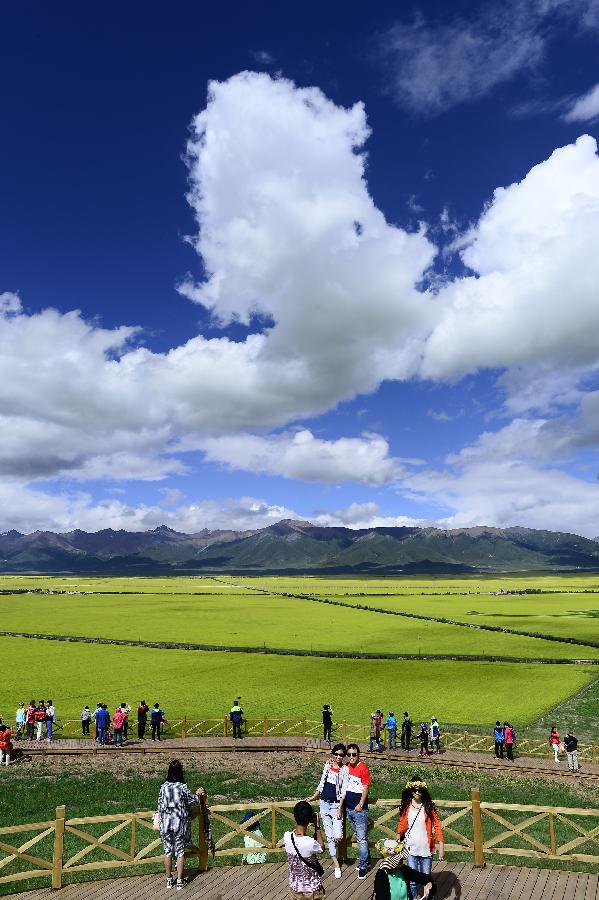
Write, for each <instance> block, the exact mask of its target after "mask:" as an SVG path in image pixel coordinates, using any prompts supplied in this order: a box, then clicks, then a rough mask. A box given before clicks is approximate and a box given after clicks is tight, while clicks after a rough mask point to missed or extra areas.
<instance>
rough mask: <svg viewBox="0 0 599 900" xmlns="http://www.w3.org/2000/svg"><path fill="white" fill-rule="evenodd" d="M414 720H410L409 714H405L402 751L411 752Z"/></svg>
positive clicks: (402, 730)
mask: <svg viewBox="0 0 599 900" xmlns="http://www.w3.org/2000/svg"><path fill="white" fill-rule="evenodd" d="M412 728H413V725H412V720H411V719H410V717H409V715H408V713H407V712H405V713H404V714H403V721H402V723H401V749H402V750H407V752H408V753H409V752H410V741H411V739H412Z"/></svg>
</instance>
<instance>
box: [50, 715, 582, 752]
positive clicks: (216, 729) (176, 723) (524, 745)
mask: <svg viewBox="0 0 599 900" xmlns="http://www.w3.org/2000/svg"><path fill="white" fill-rule="evenodd" d="M92 724H93V723H92ZM369 729H370V724H369V723H367V724H359V725H355V724H351V723H350V722H337V723H336V724H335V725H334V726H333V741H343V742H345V743H347V742H348V741H361V742H364V741H368V738H369ZM148 731H149V729H148ZM92 732H93V729H92ZM129 733H130V735H131V737H135V738H136V737H137V723H136V722H134V721H132V722H131V725H130V727H129ZM243 733H244V735H247V736H248V737H281V736H287V737H321V736H322V733H323V731H322V722H317V721H312V720H310V719H283V718H276V717H267V716H264V717H263V718H261V719H245V720H244V723H243ZM231 735H232V727H231V723H230V721H229V717H228V716H224V717H222V718H218V719H192V718H189V719H188V718H187V717H186V716H184V717H183V718H182V719H173V720H172V721H170V720H169V724H168V726H167V727H166V728H165V729H164V737H167V738H171V737H172V738H179V739H181V738H190V737H230V736H231ZM56 737H59V738H62V737H79V738H81V737H82V735H81V723H80V722H79V721H77V720H73V719H68V720H65V721H62V722H60V728H59V729H58V731H57V732H56ZM386 737H387V733H386V731H383V734H382V739H383V744H384V745H385V746H386V743H385V742H386ZM91 740H93V733H92V735H91ZM398 743H399V738H398ZM418 744H419V739H418V733H417V731H416V729H415V730H414V731H413V732H412V746H413V747H415V746H417V745H418ZM441 745H442V747H443V748H444V749H445V750H458V751H462V752H466V753H476V752H480V753H494V752H495V742H494V740H493V737H492V736H490V735H480V734H472V733H470V732H468V731H452V730H444V731H443V734H442V735H441ZM515 747H516V751H517V753H518V755H519V756H530V757H546V758H547V759H551V758H552V757H553V750H552V749H551V748H550V747H549V741H548V739H543V738H522V739H519V740H518V741H517V743H516V745H515ZM578 758H579V759H580V760H581V761H583V762H590V763H595V762H599V744H597V743H592V744H579V745H578Z"/></svg>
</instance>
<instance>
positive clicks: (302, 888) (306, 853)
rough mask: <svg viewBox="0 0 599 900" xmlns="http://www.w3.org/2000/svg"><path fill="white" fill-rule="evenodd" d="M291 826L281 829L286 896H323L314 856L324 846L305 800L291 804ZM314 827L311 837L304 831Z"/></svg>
mask: <svg viewBox="0 0 599 900" xmlns="http://www.w3.org/2000/svg"><path fill="white" fill-rule="evenodd" d="M293 817H294V819H295V823H296V824H295V828H294V830H293V831H286V832H285V837H284V841H285V852H286V853H287V864H288V866H289V896H290V897H291V898H292V900H324V889H323V887H322V881H321V876H322V874H323V872H324V869H323V868H322V866H321V864H320V863H319V861H318V859H317V856H318V854H320V853H322V851H323V849H324V840H323V837H322V831H321V829H320V823H319V821H318V813H317V812H315V811H314V809H313V807H312V806H311V805H310V803H308V801H307V800H300V802H299V803H296V804H295V806H294V808H293ZM311 825H312V826H313V827H314V837H311V836H310V835H309V834H308V829H309V827H310V826H311Z"/></svg>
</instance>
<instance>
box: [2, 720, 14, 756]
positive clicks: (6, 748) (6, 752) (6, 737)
mask: <svg viewBox="0 0 599 900" xmlns="http://www.w3.org/2000/svg"><path fill="white" fill-rule="evenodd" d="M11 737H12V729H11V728H9V727H8V725H4V724H3V722H2V719H0V763H2V762H4V765H6V766H7V765H8V764H9V762H10V751H11V750H12V742H11V740H10V739H11Z"/></svg>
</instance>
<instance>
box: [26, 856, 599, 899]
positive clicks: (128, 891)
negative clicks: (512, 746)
mask: <svg viewBox="0 0 599 900" xmlns="http://www.w3.org/2000/svg"><path fill="white" fill-rule="evenodd" d="M433 875H434V877H435V881H436V883H437V886H438V895H437V896H438V898H439V900H453V898H460V900H599V875H595V874H593V875H590V874H588V873H584V872H563V871H562V872H560V871H556V870H547V869H537V868H534V867H527V866H522V867H518V866H493V865H489V866H485V867H484V868H477V867H475V866H474V865H472V863H446V862H441V863H437V864H436V865H435V866H434V869H433ZM324 882H325V886H326V897H327V900H369V898H370V896H371V893H372V887H373V875H372V874H370V875H369V876H368V878H366V879H365V880H363V881H358V877H357V874H356V872H355V869H354V867H353V865H351V866H346V867H345V868H344V870H343V877H342V878H341V879H336V878H334V877H333V867H332V865H331V864H327V865H326V869H325V879H324ZM163 890H165V881H164V875H163V874H152V875H137V876H133V877H129V878H117V879H105V880H100V881H90V882H83V883H79V884H72V885H66V886H65V887H64V888H63V889H62V890H61V891H60V892H55V891H51V890H50V889H49V888H41V889H38V890H35V891H30V892H28V893H22V894H16V895H12V898H11V900H49V898H50V897H51V896H52V897H53V898H56V900H155V898H156V896H157V895H162V892H163ZM165 896H166V893H165ZM178 896H179V895H178ZM239 897H243V898H244V900H287V864H286V863H284V862H280V863H265V864H263V865H248V866H214V867H213V868H211V869H209V870H208V872H205V873H201V874H198V875H195V876H194V877H192V878H191V879H190V881H189V882H188V884H187V886H186V887H185V890H184V893H183V894H182V895H181V900H238V898H239Z"/></svg>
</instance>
